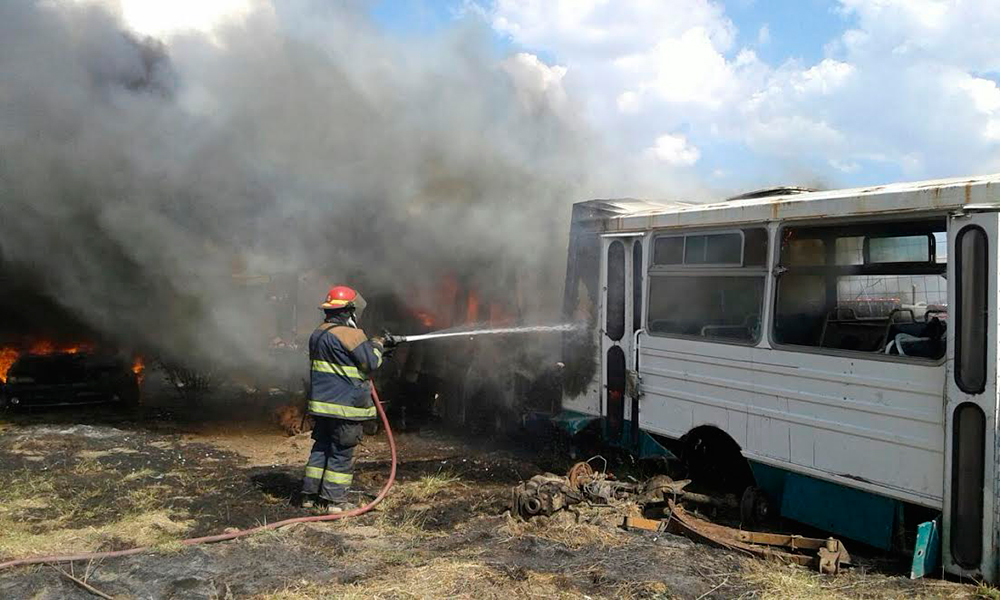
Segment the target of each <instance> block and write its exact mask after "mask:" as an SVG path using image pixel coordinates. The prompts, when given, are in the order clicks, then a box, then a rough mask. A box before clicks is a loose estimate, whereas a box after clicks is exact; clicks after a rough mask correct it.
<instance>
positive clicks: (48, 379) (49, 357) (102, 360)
mask: <svg viewBox="0 0 1000 600" xmlns="http://www.w3.org/2000/svg"><path fill="white" fill-rule="evenodd" d="M138 401H139V375H138V374H137V373H136V372H135V370H134V368H133V366H132V365H131V364H129V363H128V362H126V361H125V360H123V359H122V358H121V357H119V356H117V355H114V354H96V353H93V354H92V353H86V352H76V353H61V352H57V353H51V354H30V353H26V354H22V355H21V356H20V357H18V359H17V360H16V361H15V362H14V363H13V364H12V365H11V367H10V370H9V371H8V372H7V383H6V385H5V386H4V389H3V397H2V402H3V406H4V407H6V408H23V407H34V406H60V405H70V404H96V403H101V402H117V403H121V404H122V405H134V404H136V403H138Z"/></svg>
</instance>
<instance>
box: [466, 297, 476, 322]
mask: <svg viewBox="0 0 1000 600" xmlns="http://www.w3.org/2000/svg"><path fill="white" fill-rule="evenodd" d="M478 321H479V294H477V293H476V291H475V290H469V300H468V302H467V303H466V306H465V322H466V323H476V322H478Z"/></svg>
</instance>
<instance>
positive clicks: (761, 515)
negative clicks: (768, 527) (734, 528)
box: [740, 486, 771, 527]
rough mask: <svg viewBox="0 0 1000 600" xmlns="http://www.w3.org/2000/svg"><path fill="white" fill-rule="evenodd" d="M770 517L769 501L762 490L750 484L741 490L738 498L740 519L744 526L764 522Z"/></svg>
mask: <svg viewBox="0 0 1000 600" xmlns="http://www.w3.org/2000/svg"><path fill="white" fill-rule="evenodd" d="M770 517H771V501H770V500H769V499H768V497H767V494H765V493H764V490H762V489H760V488H759V487H755V486H750V487H748V488H747V489H745V490H743V498H742V499H741V500H740V521H741V525H743V526H745V527H753V526H755V525H760V524H762V523H766V522H767V521H768V519H770Z"/></svg>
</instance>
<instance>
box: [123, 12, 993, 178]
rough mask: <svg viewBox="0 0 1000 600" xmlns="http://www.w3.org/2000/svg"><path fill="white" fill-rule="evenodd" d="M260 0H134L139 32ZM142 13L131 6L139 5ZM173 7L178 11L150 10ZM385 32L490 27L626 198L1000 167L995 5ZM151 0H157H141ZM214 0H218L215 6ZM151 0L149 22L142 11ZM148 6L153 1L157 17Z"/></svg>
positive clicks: (410, 15) (448, 25)
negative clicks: (611, 167)
mask: <svg viewBox="0 0 1000 600" xmlns="http://www.w3.org/2000/svg"><path fill="white" fill-rule="evenodd" d="M249 1H251V0H221V1H219V2H209V1H207V0H202V1H201V2H196V1H193V0H179V1H178V2H174V3H169V4H168V3H158V2H146V1H144V0H122V3H123V7H124V8H125V16H126V18H127V20H129V21H130V22H131V23H133V24H134V25H135V26H136V27H137V28H138V29H144V28H145V29H144V30H145V31H150V32H153V33H155V34H164V33H165V32H167V31H169V29H170V28H178V27H183V26H185V24H184V18H185V17H189V18H188V21H187V25H188V26H199V27H208V26H209V25H206V24H210V23H213V22H216V21H218V20H220V19H227V18H232V17H233V15H238V14H239V11H240V7H241V6H245V5H246V3H247V2H249ZM130 5H132V6H133V7H140V8H138V9H134V10H132V15H131V17H130V15H129V8H128V7H129V6H130ZM157 5H159V6H164V5H166V6H169V7H170V8H169V9H160V12H159V13H158V16H157V13H156V12H155V9H149V8H148V7H155V6H157ZM362 5H363V6H364V7H365V9H366V10H367V11H369V12H370V14H371V16H372V18H373V20H374V22H375V23H376V26H377V27H378V28H380V29H382V30H384V31H385V32H386V34H387V35H391V36H393V37H399V38H400V39H404V40H408V41H411V42H412V43H413V44H422V43H426V42H427V40H428V39H430V38H433V37H435V36H439V35H441V34H442V32H446V31H449V30H453V29H458V28H478V29H480V30H482V31H483V32H485V35H488V36H490V38H491V40H492V47H493V48H494V50H495V52H496V55H497V62H498V64H506V65H511V64H513V65H516V67H517V69H518V70H517V72H518V73H519V75H518V76H519V77H521V79H522V84H525V82H527V84H528V85H532V86H535V87H538V88H539V89H541V90H542V91H544V92H545V94H546V95H547V97H549V98H550V99H552V101H553V102H555V103H557V104H558V107H559V109H560V110H564V111H566V112H567V114H568V115H571V116H572V117H573V118H579V119H580V120H581V121H582V122H583V123H585V124H586V127H588V128H589V130H590V131H592V133H593V136H594V139H595V140H599V142H600V144H601V145H602V146H603V147H604V148H605V149H606V151H607V152H609V153H610V154H611V155H613V156H615V157H618V158H620V166H619V172H618V173H617V174H616V177H615V178H613V179H612V180H613V181H615V182H617V183H616V185H617V186H618V187H620V188H621V195H628V194H642V195H647V196H648V195H652V196H656V195H663V196H666V195H669V192H667V191H664V193H663V194H657V193H656V191H657V189H659V188H663V187H669V186H671V185H684V186H686V187H691V186H696V187H702V188H705V189H710V190H726V191H740V190H746V189H749V188H755V187H762V186H766V185H779V184H793V185H806V186H813V187H847V186H854V185H868V184H876V183H885V182H890V181H901V180H921V179H931V178H937V177H950V176H963V175H972V174H979V173H986V172H993V171H1000V87H998V81H1000V79H998V77H1000V36H997V35H996V34H995V33H996V31H1000V2H995V1H993V0H978V1H975V0H771V1H764V0H728V1H712V0H370V1H368V2H362ZM142 7H145V8H142ZM212 7H214V8H212ZM144 11H145V12H148V13H149V14H146V15H145V17H143V14H144ZM149 11H152V12H149Z"/></svg>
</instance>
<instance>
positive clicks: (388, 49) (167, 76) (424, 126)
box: [0, 0, 593, 369]
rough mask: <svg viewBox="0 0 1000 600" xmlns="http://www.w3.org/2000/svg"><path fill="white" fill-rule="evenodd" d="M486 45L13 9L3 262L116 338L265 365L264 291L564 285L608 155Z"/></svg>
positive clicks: (267, 14) (4, 85) (361, 18)
mask: <svg viewBox="0 0 1000 600" xmlns="http://www.w3.org/2000/svg"><path fill="white" fill-rule="evenodd" d="M483 27H484V26H482V25H477V24H475V23H460V24H457V25H456V26H454V27H452V28H450V29H449V30H447V31H445V32H443V33H442V34H440V35H439V36H437V37H435V38H431V39H422V40H420V42H419V43H413V42H412V41H399V40H393V39H390V38H388V37H387V36H386V35H384V34H383V33H381V32H379V31H378V30H377V29H376V28H375V27H374V26H373V24H372V23H370V22H369V21H368V19H367V17H366V16H365V15H364V13H363V12H362V9H361V7H360V6H357V5H354V4H353V3H321V2H309V1H299V2H282V3H275V4H274V5H271V4H266V3H260V4H258V5H256V7H255V9H254V10H251V11H250V12H249V13H248V14H247V15H246V16H245V17H244V18H243V19H242V20H241V21H239V22H234V23H231V24H229V25H226V26H224V27H222V28H220V29H219V30H217V31H215V32H213V34H212V35H211V36H207V35H200V34H193V33H187V34H183V35H178V36H176V37H173V38H171V39H169V40H167V41H166V42H157V41H153V40H148V39H140V38H139V37H138V36H136V35H134V34H130V33H128V32H127V29H126V27H125V26H124V25H123V23H122V21H121V19H120V17H119V16H118V15H117V14H116V13H115V11H114V10H112V9H109V8H108V7H107V6H106V5H105V4H102V3H95V2H68V1H52V2H37V1H31V0H13V1H11V2H4V3H0V231H2V235H0V261H2V262H3V263H5V264H6V265H7V266H8V267H9V268H13V269H26V270H30V272H31V273H32V274H33V277H34V279H35V281H34V284H33V285H35V287H36V288H37V289H38V290H39V291H40V292H41V293H42V294H44V295H46V296H47V297H49V298H52V299H53V300H54V301H55V302H56V303H57V304H58V305H59V306H61V307H63V308H64V309H66V310H67V311H69V312H71V313H73V314H74V315H76V316H78V317H79V318H80V320H81V321H82V323H83V324H85V325H86V326H87V327H89V328H93V329H94V330H96V331H98V332H99V333H100V334H101V335H102V336H106V337H109V338H112V339H113V340H115V341H117V342H119V343H122V344H126V345H132V346H140V347H143V348H148V349H150V350H151V351H153V352H155V353H157V354H160V355H164V356H167V357H172V358H182V359H185V360H211V361H213V362H214V363H217V364H222V365H225V366H226V367H229V368H233V367H246V368H249V369H252V368H253V367H254V365H255V364H261V363H263V362H264V361H265V360H266V348H264V347H262V344H259V343H257V341H258V340H257V339H256V337H255V336H256V333H257V332H256V329H257V327H256V323H258V322H259V321H260V320H263V319H265V318H266V317H265V316H263V315H260V314H255V313H254V312H253V310H252V309H251V308H250V303H249V302H247V301H246V299H245V298H242V297H241V296H240V294H239V293H238V286H234V281H235V280H239V279H240V278H243V279H252V278H254V277H255V276H258V275H260V274H267V273H273V272H296V271H305V270H313V271H319V272H322V273H324V274H326V275H327V276H328V277H329V278H330V280H331V281H333V280H335V279H337V278H344V277H346V276H347V275H348V274H349V273H351V272H357V271H362V272H365V274H366V279H368V280H369V281H370V282H371V283H372V284H373V285H376V286H379V287H380V288H382V289H387V290H392V291H393V292H395V293H397V294H400V295H404V296H405V295H406V294H408V293H412V291H413V290H414V289H418V288H420V289H423V288H422V287H421V286H422V285H423V284H425V283H426V281H428V280H430V281H433V280H435V279H439V278H440V274H441V273H455V272H459V273H463V274H465V275H466V276H468V277H471V278H473V279H480V280H482V281H484V287H486V285H487V283H488V282H489V281H491V273H490V270H489V269H480V268H478V267H476V268H473V267H470V265H483V264H487V265H489V264H494V263H495V262H496V261H497V260H499V259H502V260H503V261H505V262H506V263H507V264H508V265H510V264H512V265H514V266H515V267H517V268H520V269H521V270H522V271H524V272H527V273H531V274H532V277H534V278H537V280H538V281H552V280H557V279H558V273H559V272H560V270H561V269H562V267H563V262H562V261H563V260H564V257H565V249H564V244H563V243H561V240H562V237H563V236H562V235H560V234H558V232H562V231H565V226H564V222H565V218H566V216H567V215H568V212H569V206H570V203H571V201H572V200H574V199H577V198H578V197H580V195H582V193H583V192H582V191H581V190H582V189H583V186H585V185H586V180H587V177H586V174H587V173H588V172H589V171H590V169H588V164H589V154H588V152H589V151H588V150H586V149H587V148H588V147H592V146H593V144H592V143H591V140H590V139H589V134H588V133H587V131H586V130H585V129H584V128H583V127H582V126H581V125H580V124H579V121H578V120H577V119H576V117H575V115H574V112H573V110H572V107H571V106H569V104H568V103H567V102H566V101H565V98H564V97H562V96H560V95H559V94H557V93H555V92H554V91H553V90H552V89H547V88H546V86H545V85H536V83H537V82H538V81H544V78H542V77H541V74H540V73H538V72H535V71H532V70H531V69H537V68H544V65H539V64H534V63H531V62H530V61H524V60H516V58H517V57H514V58H504V57H499V56H497V55H496V54H495V50H494V49H493V48H492V47H491V44H490V35H491V34H489V32H488V31H486V30H485V29H483ZM525 82H527V83H525ZM529 84H530V85H529ZM556 91H557V90H556ZM560 292H561V290H553V291H552V293H553V294H554V295H556V296H557V295H558V294H559V293H560ZM549 300H554V298H553V299H547V298H539V299H536V305H538V306H542V305H544V304H545V303H546V302H547V301H549ZM546 316H547V315H546ZM272 318H273V317H272Z"/></svg>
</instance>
